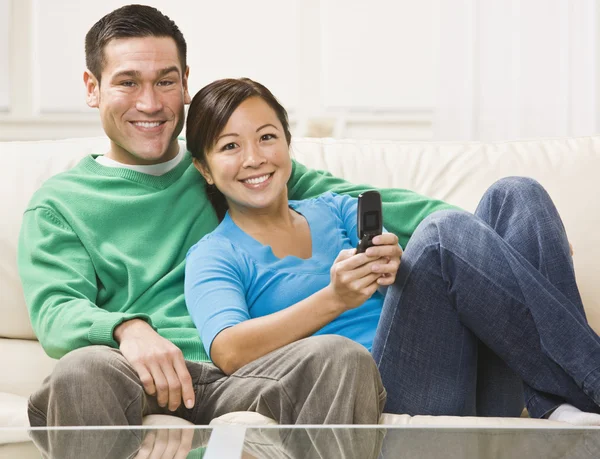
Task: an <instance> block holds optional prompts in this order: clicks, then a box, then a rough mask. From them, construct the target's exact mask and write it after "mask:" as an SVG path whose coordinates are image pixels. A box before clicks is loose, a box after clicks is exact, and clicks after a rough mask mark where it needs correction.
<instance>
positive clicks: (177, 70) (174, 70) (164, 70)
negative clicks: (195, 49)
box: [158, 65, 181, 77]
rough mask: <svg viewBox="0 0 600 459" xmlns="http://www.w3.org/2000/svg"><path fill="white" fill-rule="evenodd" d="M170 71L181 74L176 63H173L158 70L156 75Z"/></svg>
mask: <svg viewBox="0 0 600 459" xmlns="http://www.w3.org/2000/svg"><path fill="white" fill-rule="evenodd" d="M171 72H177V75H180V74H181V72H180V71H179V67H177V66H176V65H173V66H171V67H167V68H166V69H162V70H159V72H158V76H159V77H163V76H165V75H167V74H169V73H171Z"/></svg>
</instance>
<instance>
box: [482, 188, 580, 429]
mask: <svg viewBox="0 0 600 459" xmlns="http://www.w3.org/2000/svg"><path fill="white" fill-rule="evenodd" d="M475 215H476V216H477V217H479V218H481V219H482V220H483V221H484V222H486V223H487V224H488V225H490V226H491V227H492V228H493V230H494V231H495V232H496V233H498V234H499V235H500V237H502V239H504V240H505V241H506V242H507V243H508V244H509V245H510V246H511V247H513V248H514V249H515V250H517V251H518V252H519V253H520V254H521V255H522V256H523V257H524V258H525V259H526V260H527V261H528V262H529V263H531V265H532V266H533V267H535V268H536V269H537V270H538V271H539V272H540V273H542V275H544V277H546V279H548V280H549V281H550V283H552V285H554V286H555V287H556V288H557V289H558V290H560V292H561V293H562V294H563V295H565V296H566V297H567V298H568V299H569V300H570V303H567V305H571V306H573V307H574V310H573V312H574V313H575V314H578V313H579V314H582V315H583V316H584V317H585V312H584V309H583V303H582V301H581V296H580V294H579V289H578V287H577V282H576V280H575V270H574V267H573V259H572V256H571V252H570V247H569V241H568V239H567V234H566V231H565V227H564V225H563V222H562V220H561V218H560V215H559V213H558V210H557V209H556V207H555V205H554V203H553V202H552V199H551V198H550V196H549V195H548V193H547V192H546V190H545V189H544V188H543V187H542V186H541V185H540V184H539V183H538V182H537V181H535V180H533V179H531V178H527V177H507V178H504V179H501V180H499V181H497V182H496V183H494V184H493V185H492V186H491V187H490V188H489V189H488V190H487V191H486V193H485V194H484V195H483V197H482V199H481V201H480V203H479V205H478V206H477V209H476V210H475ZM483 347H484V348H485V346H483ZM487 354H488V355H489V357H490V358H485V359H482V358H481V353H480V358H479V368H478V388H477V397H478V404H477V410H478V413H479V411H480V410H483V411H484V412H485V411H488V407H490V406H498V404H497V395H496V394H497V390H496V389H497V387H498V386H500V387H501V388H503V389H504V390H503V392H504V393H506V392H508V391H509V390H510V387H511V385H512V386H513V387H517V385H518V383H519V382H520V381H521V379H520V378H519V377H518V375H516V374H515V373H514V372H513V371H512V370H511V369H510V368H509V367H508V366H507V365H506V364H505V363H504V362H503V361H502V360H501V359H499V358H498V357H497V356H495V354H493V353H492V352H491V351H489V350H487ZM523 386H524V392H525V397H526V400H527V405H528V408H529V411H530V415H532V416H533V417H542V416H543V415H544V414H546V413H548V412H550V411H552V410H553V409H554V408H556V407H557V406H558V405H559V404H561V403H562V402H563V401H562V399H560V398H559V397H556V396H552V395H550V394H543V393H540V392H538V391H535V390H533V389H531V388H530V387H529V386H528V385H527V384H523ZM517 397H518V394H516V395H513V400H516V399H517ZM507 401H508V402H510V400H507ZM492 415H494V414H492Z"/></svg>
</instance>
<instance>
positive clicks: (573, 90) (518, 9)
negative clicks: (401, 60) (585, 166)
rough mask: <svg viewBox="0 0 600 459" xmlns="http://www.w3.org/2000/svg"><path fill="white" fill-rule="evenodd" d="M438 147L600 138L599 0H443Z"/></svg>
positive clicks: (435, 133) (436, 129) (436, 124)
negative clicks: (446, 143)
mask: <svg viewBox="0 0 600 459" xmlns="http://www.w3.org/2000/svg"><path fill="white" fill-rule="evenodd" d="M440 7H441V10H440V13H441V14H440V30H441V42H440V48H439V51H440V69H439V70H440V71H439V72H438V85H437V98H436V104H435V115H434V123H433V137H434V139H436V140H481V141H494V140H513V139H523V138H536V137H557V136H580V135H593V134H598V133H600V132H599V129H598V128H599V126H600V124H599V122H598V120H599V110H598V109H599V105H600V104H599V102H600V98H599V97H598V94H597V91H598V84H599V75H598V69H597V66H598V44H597V41H598V13H599V11H598V6H597V3H596V0H452V1H450V0H441V1H440Z"/></svg>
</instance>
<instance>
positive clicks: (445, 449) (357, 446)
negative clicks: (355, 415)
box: [0, 425, 600, 459]
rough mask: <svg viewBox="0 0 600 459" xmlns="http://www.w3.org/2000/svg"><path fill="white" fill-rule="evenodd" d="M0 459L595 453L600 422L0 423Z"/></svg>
mask: <svg viewBox="0 0 600 459" xmlns="http://www.w3.org/2000/svg"><path fill="white" fill-rule="evenodd" d="M0 443H2V444H0V459H4V458H9V457H10V458H13V457H14V458H19V459H29V458H40V457H43V458H56V459H59V458H60V459H70V458H73V459H75V458H77V459H79V458H85V459H100V458H103V459H109V458H110V459H113V458H114V459H121V458H123V459H129V458H134V459H184V458H204V459H217V458H218V459H229V458H235V459H240V458H243V459H252V458H269V459H270V458H277V459H279V458H281V459H284V458H285V459H292V458H293V459H295V458H302V459H310V458H323V459H329V458H333V459H335V458H352V459H383V458H394V459H395V458H400V459H403V458H406V459H408V458H411V459H412V458H445V459H448V458H450V459H454V458H483V459H485V458H490V459H491V458H494V459H497V458H506V459H509V458H510V459H512V458H523V459H525V458H537V457H540V458H565V459H566V458H569V459H570V458H598V457H600V428H593V427H592V428H576V427H572V428H569V427H561V428H556V427H552V428H538V427H535V428H529V427H525V428H518V429H516V428H489V427H483V428H482V427H479V428H478V427H472V428H470V427H464V426H462V427H458V428H457V427H422V426H419V427H417V426H414V427H411V426H390V427H386V426H352V427H350V426H327V427H324V426H265V427H257V426H241V425H219V426H214V427H211V426H201V427H200V426H198V427H187V426H185V427H184V426H168V427H156V426H153V427H135V428H122V427H114V428H92V427H90V428H56V429H18V428H13V429H0Z"/></svg>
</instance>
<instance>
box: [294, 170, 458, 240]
mask: <svg viewBox="0 0 600 459" xmlns="http://www.w3.org/2000/svg"><path fill="white" fill-rule="evenodd" d="M374 188H375V187H373V186H369V185H364V184H363V185H354V184H352V183H349V182H347V181H345V180H343V179H341V178H338V177H334V176H333V175H331V174H330V173H329V172H326V171H318V170H314V169H308V168H307V167H306V166H304V165H302V164H300V163H298V162H296V161H294V162H293V165H292V176H291V177H290V180H289V182H288V191H289V199H307V198H313V197H315V196H318V195H320V194H322V193H324V192H326V191H332V192H334V193H338V194H348V195H350V196H353V197H357V196H358V195H359V194H360V193H362V192H364V191H367V190H372V189H374ZM379 192H380V193H381V200H382V205H383V224H384V226H385V227H386V229H387V230H388V231H390V232H392V233H394V234H396V236H398V239H399V242H400V245H401V246H402V247H406V244H407V243H408V241H409V239H410V237H411V236H412V234H413V232H414V231H415V229H416V228H417V226H418V225H419V223H421V221H423V219H424V218H425V217H427V216H428V215H429V214H431V213H433V212H435V211H437V210H443V209H458V207H456V206H453V205H450V204H447V203H445V202H443V201H440V200H437V199H431V198H428V197H426V196H422V195H420V194H417V193H415V192H413V191H410V190H403V189H398V188H383V189H379Z"/></svg>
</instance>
